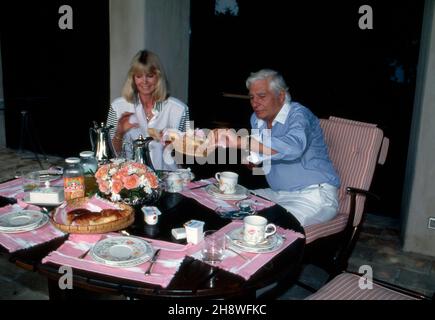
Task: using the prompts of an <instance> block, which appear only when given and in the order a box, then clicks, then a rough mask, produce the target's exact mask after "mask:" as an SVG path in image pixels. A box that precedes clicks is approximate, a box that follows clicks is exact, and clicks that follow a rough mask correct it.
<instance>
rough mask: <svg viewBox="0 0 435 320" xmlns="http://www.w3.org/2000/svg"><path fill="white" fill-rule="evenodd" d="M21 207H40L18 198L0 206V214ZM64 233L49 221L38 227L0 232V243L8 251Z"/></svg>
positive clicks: (28, 246)
mask: <svg viewBox="0 0 435 320" xmlns="http://www.w3.org/2000/svg"><path fill="white" fill-rule="evenodd" d="M22 209H28V210H37V211H39V210H40V208H38V207H36V206H32V205H28V204H26V203H24V202H22V201H20V200H18V203H17V204H14V205H7V206H5V207H2V208H0V216H1V215H3V214H7V213H10V212H15V211H20V210H22ZM64 235H65V233H63V232H62V231H60V230H58V229H57V228H55V227H54V226H53V225H52V224H51V223H50V222H48V223H47V224H46V225H44V226H43V227H41V228H39V229H35V230H31V231H26V232H20V233H2V232H0V245H2V246H3V247H5V248H6V249H7V250H8V251H9V252H11V253H12V252H15V251H18V250H21V249H27V248H31V247H34V246H36V245H39V244H42V243H44V242H48V241H51V240H53V239H56V238H60V237H63V236H64Z"/></svg>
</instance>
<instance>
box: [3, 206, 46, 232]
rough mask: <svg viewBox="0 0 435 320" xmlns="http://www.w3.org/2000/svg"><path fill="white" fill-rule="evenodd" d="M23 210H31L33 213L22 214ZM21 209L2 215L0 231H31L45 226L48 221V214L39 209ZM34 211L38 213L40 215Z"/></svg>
mask: <svg viewBox="0 0 435 320" xmlns="http://www.w3.org/2000/svg"><path fill="white" fill-rule="evenodd" d="M23 211H31V212H33V213H29V212H25V213H24V214H23ZM23 211H18V212H13V213H11V214H7V215H4V216H3V217H2V219H1V222H0V233H21V232H27V231H32V230H36V229H39V228H41V227H42V226H45V225H46V224H47V222H48V221H49V218H48V216H47V215H45V214H43V213H41V212H39V211H33V210H23ZM34 213H35V214H34ZM36 213H40V214H41V216H39V215H38V214H36ZM29 215H30V216H29Z"/></svg>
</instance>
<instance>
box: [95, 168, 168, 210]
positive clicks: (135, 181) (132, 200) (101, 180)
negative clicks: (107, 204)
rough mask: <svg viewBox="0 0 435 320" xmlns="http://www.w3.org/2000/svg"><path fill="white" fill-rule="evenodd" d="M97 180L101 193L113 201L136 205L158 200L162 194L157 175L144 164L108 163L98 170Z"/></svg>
mask: <svg viewBox="0 0 435 320" xmlns="http://www.w3.org/2000/svg"><path fill="white" fill-rule="evenodd" d="M95 178H96V180H97V184H98V189H99V190H100V192H101V193H103V194H104V195H106V196H110V200H111V201H123V202H125V203H127V204H132V205H136V204H141V203H146V202H150V201H154V200H157V199H158V197H160V194H161V188H160V184H159V179H158V177H157V175H156V173H155V172H154V171H153V170H151V168H149V167H147V166H146V165H144V164H142V163H137V162H133V161H126V162H113V163H108V164H105V165H102V166H100V167H99V168H98V170H97V172H96V173H95Z"/></svg>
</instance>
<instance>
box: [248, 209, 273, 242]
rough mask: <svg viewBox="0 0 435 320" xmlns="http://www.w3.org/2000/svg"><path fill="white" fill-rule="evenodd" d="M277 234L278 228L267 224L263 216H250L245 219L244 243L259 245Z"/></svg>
mask: <svg viewBox="0 0 435 320" xmlns="http://www.w3.org/2000/svg"><path fill="white" fill-rule="evenodd" d="M275 233H276V226H275V225H274V224H273V223H269V224H268V223H267V219H266V218H264V217H262V216H256V215H254V216H248V217H245V218H244V219H243V241H245V242H246V243H249V244H258V243H261V242H263V241H264V240H265V239H266V238H267V237H270V236H271V235H273V234H275Z"/></svg>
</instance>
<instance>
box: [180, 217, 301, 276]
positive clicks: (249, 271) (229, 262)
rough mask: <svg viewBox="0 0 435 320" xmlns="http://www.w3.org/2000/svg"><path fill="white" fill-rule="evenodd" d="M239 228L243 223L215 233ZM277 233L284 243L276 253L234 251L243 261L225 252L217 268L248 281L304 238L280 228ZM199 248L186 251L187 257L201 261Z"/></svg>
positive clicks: (228, 225)
mask: <svg viewBox="0 0 435 320" xmlns="http://www.w3.org/2000/svg"><path fill="white" fill-rule="evenodd" d="M241 227H243V222H241V221H233V222H231V223H230V224H227V225H226V226H225V227H223V228H222V229H220V230H219V231H217V233H219V234H221V235H225V234H226V233H228V232H230V231H232V230H234V229H237V228H241ZM277 233H279V234H280V235H282V236H284V237H285V240H284V243H283V244H282V246H281V247H280V248H279V249H278V250H277V251H274V252H270V253H250V252H243V251H239V250H236V251H237V252H240V254H241V255H243V257H245V258H246V260H245V259H243V258H242V257H241V256H239V255H238V254H236V253H235V252H233V251H231V250H225V255H224V259H223V261H222V262H220V263H219V264H218V265H217V267H218V268H221V269H223V270H226V271H229V272H231V273H234V274H237V275H239V276H241V277H242V278H244V279H245V280H248V279H249V278H250V277H251V276H252V275H253V274H254V273H255V272H257V271H258V270H259V269H260V268H261V267H263V266H264V265H265V264H266V263H268V262H269V261H270V260H272V259H273V257H275V256H276V255H277V254H279V253H280V252H281V251H283V250H284V249H285V248H287V247H288V246H289V245H291V244H292V243H293V242H294V241H295V240H296V239H298V238H303V237H304V235H303V234H301V233H298V232H295V231H293V230H287V229H283V228H281V227H277ZM201 248H202V243H199V244H197V245H195V246H192V247H191V248H190V249H188V255H189V256H191V257H193V258H195V259H198V260H201V257H202V254H201Z"/></svg>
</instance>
